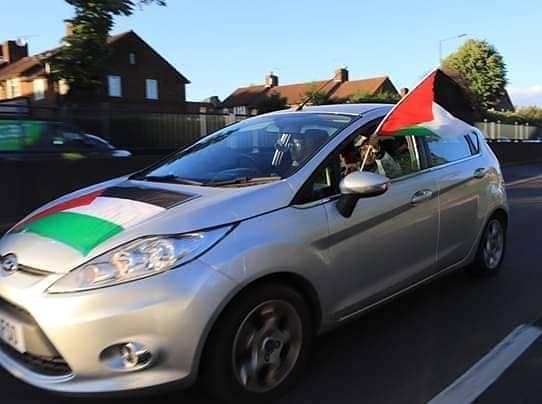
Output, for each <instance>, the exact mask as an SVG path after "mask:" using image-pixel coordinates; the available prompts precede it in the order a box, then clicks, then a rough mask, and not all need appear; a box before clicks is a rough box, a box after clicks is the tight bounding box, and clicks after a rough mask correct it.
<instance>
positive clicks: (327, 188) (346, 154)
mask: <svg viewBox="0 0 542 404" xmlns="http://www.w3.org/2000/svg"><path fill="white" fill-rule="evenodd" d="M375 128H376V126H373V127H370V128H368V127H364V128H362V129H360V130H359V131H358V132H357V133H355V134H354V135H352V136H351V137H350V139H349V140H347V141H346V142H345V143H344V144H342V145H341V146H339V148H338V149H337V150H336V151H335V152H333V153H332V154H331V156H330V157H329V158H328V160H327V162H326V163H325V164H324V165H323V166H321V167H320V168H319V169H318V170H317V171H316V172H315V173H314V174H313V176H312V177H311V178H310V179H309V181H307V183H306V184H305V186H304V187H303V189H302V190H301V192H300V197H299V200H300V201H302V202H301V203H308V202H312V201H317V200H319V199H322V198H326V197H329V196H333V195H336V194H338V193H339V182H340V181H341V179H342V178H344V177H345V176H346V175H348V174H350V173H351V172H354V171H358V170H360V168H361V164H362V160H363V156H364V151H365V150H364V149H362V148H363V147H364V144H366V142H367V140H368V139H369V136H370V135H371V134H372V133H373V132H374V129H375ZM376 148H377V149H378V152H377V153H376V154H375V156H374V159H373V160H371V161H369V160H368V161H366V166H365V167H364V170H365V171H372V172H375V173H377V174H380V175H384V176H386V177H388V178H390V179H396V178H400V177H403V176H406V175H408V174H411V173H414V172H416V171H419V170H420V163H419V159H418V157H417V153H416V146H415V141H414V139H413V138H411V137H391V138H389V139H380V140H379V142H378V145H377V146H376Z"/></svg>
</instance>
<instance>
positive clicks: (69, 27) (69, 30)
mask: <svg viewBox="0 0 542 404" xmlns="http://www.w3.org/2000/svg"><path fill="white" fill-rule="evenodd" d="M72 35H73V24H72V23H71V22H67V23H66V36H72Z"/></svg>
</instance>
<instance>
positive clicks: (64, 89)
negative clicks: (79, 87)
mask: <svg viewBox="0 0 542 404" xmlns="http://www.w3.org/2000/svg"><path fill="white" fill-rule="evenodd" d="M68 91H70V86H69V84H68V82H67V81H66V80H64V79H60V80H59V81H58V93H59V94H60V95H66V94H68Z"/></svg>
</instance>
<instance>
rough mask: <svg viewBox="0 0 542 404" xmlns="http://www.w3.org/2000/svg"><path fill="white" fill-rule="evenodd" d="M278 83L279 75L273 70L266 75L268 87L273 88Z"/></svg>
mask: <svg viewBox="0 0 542 404" xmlns="http://www.w3.org/2000/svg"><path fill="white" fill-rule="evenodd" d="M278 85H279V76H277V75H275V74H273V72H271V73H270V74H268V75H267V76H265V86H266V87H267V88H273V87H276V86H278Z"/></svg>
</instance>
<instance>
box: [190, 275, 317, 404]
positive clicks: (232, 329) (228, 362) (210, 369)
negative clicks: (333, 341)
mask: <svg viewBox="0 0 542 404" xmlns="http://www.w3.org/2000/svg"><path fill="white" fill-rule="evenodd" d="M280 302H282V303H280ZM270 304H273V305H274V306H273V305H270ZM266 305H270V306H269V307H268V306H266ZM275 306H276V307H275ZM271 307H275V309H274V310H275V311H274V312H273V314H272V315H271V314H270V313H271V311H270V310H271V309H270V308H271ZM292 308H293V310H295V313H296V314H297V316H298V317H296V316H295V314H294V311H292V310H291V309H292ZM265 310H267V311H265ZM281 310H282V311H284V312H287V313H289V316H291V319H290V317H285V318H284V319H281V317H280V315H281V314H280V311H281ZM260 311H261V312H260ZM265 316H268V318H267V317H265ZM273 316H276V317H277V321H273V324H277V327H276V329H277V332H278V333H279V335H286V333H287V334H288V335H290V336H291V338H290V339H291V340H292V341H293V340H294V339H295V340H296V342H295V343H294V342H291V344H290V343H289V342H286V339H285V342H284V343H283V345H282V346H280V343H281V341H280V338H281V337H278V339H276V340H275V339H273V338H274V335H273V338H271V337H269V336H268V337H265V338H264V334H265V332H268V329H269V330H271V327H268V326H267V324H268V322H270V318H271V317H273ZM260 317H261V320H262V321H261V322H262V330H263V331H261V330H260V331H261V332H262V334H258V333H256V332H254V333H252V334H251V333H250V332H248V331H246V330H247V329H254V330H256V329H257V327H256V326H255V324H257V323H258V321H256V320H259V319H260ZM298 320H299V322H298ZM290 322H291V323H292V327H290V325H288V323H290ZM253 323H254V324H253ZM278 324H283V328H284V329H288V328H289V327H290V328H293V329H294V331H292V330H289V331H288V330H287V331H285V332H284V334H281V331H280V330H279V328H280V326H279V325H278ZM294 324H295V325H296V327H293V325H294ZM299 324H300V327H301V328H300V327H299V326H297V325H299ZM273 329H275V328H273ZM299 330H301V334H299V332H298V331H299ZM260 331H258V332H260ZM264 331H265V332H264ZM269 332H271V331H269ZM249 334H250V335H251V336H250V337H249ZM292 335H293V336H292ZM243 336H244V337H246V341H244V340H243ZM312 339H313V325H312V321H311V313H310V311H309V308H308V305H307V303H306V301H305V299H304V298H303V296H302V295H301V294H300V293H298V292H297V291H296V290H295V289H292V288H290V287H287V286H284V285H281V284H277V283H265V284H259V285H256V286H254V287H251V288H250V289H248V290H247V291H245V292H242V293H241V295H239V296H237V297H236V298H235V299H234V301H233V302H232V303H231V304H230V305H229V306H228V307H227V308H226V310H225V311H224V313H222V314H221V316H220V317H219V319H218V321H217V323H216V324H215V326H214V327H213V330H212V331H211V334H210V336H209V338H208V340H207V343H206V347H205V350H204V353H203V356H202V372H201V378H200V382H201V383H200V385H201V386H202V387H203V388H204V392H205V393H206V394H209V395H211V396H213V397H214V398H216V399H218V400H220V401H222V402H226V403H266V402H271V401H272V400H274V399H276V398H278V397H279V396H281V395H282V394H284V393H285V392H286V391H287V390H288V389H289V388H290V387H291V386H292V384H293V383H294V382H295V381H296V379H298V377H299V376H300V374H301V373H302V371H303V369H304V367H305V365H306V362H307V359H308V355H309V351H310V347H311V342H312ZM249 341H252V342H249ZM257 341H261V343H260V342H257ZM297 341H299V342H297ZM242 342H246V343H242ZM266 344H267V345H266ZM275 344H278V345H276V346H275ZM269 345H271V349H272V350H273V351H268V350H267V349H268V346H269ZM234 346H235V348H234ZM239 346H241V347H245V346H251V347H252V348H247V351H250V352H251V353H252V354H248V356H250V360H248V361H247V362H249V363H250V364H251V365H250V368H253V367H254V365H252V363H253V362H251V360H252V359H253V358H254V356H253V355H254V352H255V351H257V352H258V354H256V355H257V356H258V360H257V363H258V364H260V363H261V362H265V361H264V359H262V358H263V357H265V360H269V359H270V355H271V359H272V360H273V361H276V362H278V363H279V365H277V364H276V363H274V364H273V365H267V362H265V364H264V365H263V367H261V368H260V367H259V366H256V368H259V369H260V370H258V371H254V373H255V374H258V372H260V374H262V373H263V372H266V371H267V372H268V374H267V376H268V377H269V376H270V370H268V369H272V367H271V366H275V367H277V366H278V367H277V368H276V369H275V370H274V372H273V375H275V374H280V372H279V369H281V368H280V367H281V366H283V364H282V361H284V366H283V368H282V370H281V372H284V375H283V376H282V377H281V378H280V380H276V382H277V383H276V385H275V386H273V387H272V388H270V389H269V390H265V391H254V388H253V387H254V386H253V385H254V384H258V382H256V381H257V380H258V379H259V378H258V377H252V378H249V377H247V376H246V374H247V373H248V372H243V370H242V369H245V367H243V366H241V367H239V366H238V365H239V363H243V362H244V361H241V360H238V356H241V354H238V353H239V352H241V353H242V349H238V347H239ZM255 347H261V348H255ZM264 347H265V349H264ZM274 348H277V349H276V350H274ZM261 352H263V353H265V355H263V356H261V355H260V354H259V353H261ZM269 352H271V353H269ZM283 356H284V358H282V357H283ZM294 357H296V360H295V361H294V363H293V364H292V360H291V358H294ZM286 364H288V366H287V365H286ZM265 366H268V367H267V368H265ZM240 368H241V369H240ZM287 369H290V370H287ZM252 371H253V370H252V369H250V372H252ZM243 375H245V377H244V381H245V384H246V385H243V384H242V382H241V380H242V378H243ZM261 379H265V377H262V378H261ZM277 379H278V377H277ZM249 380H250V382H249ZM262 383H264V382H263V381H262ZM247 386H248V387H247ZM251 387H252V388H251Z"/></svg>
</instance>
